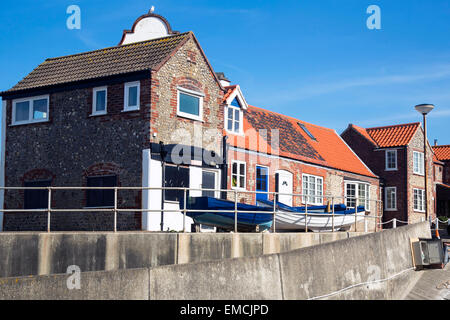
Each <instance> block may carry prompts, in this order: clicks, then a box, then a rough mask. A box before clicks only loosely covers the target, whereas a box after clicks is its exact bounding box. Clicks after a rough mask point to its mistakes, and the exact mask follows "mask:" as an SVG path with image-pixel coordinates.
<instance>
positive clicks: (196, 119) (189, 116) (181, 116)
mask: <svg viewBox="0 0 450 320" xmlns="http://www.w3.org/2000/svg"><path fill="white" fill-rule="evenodd" d="M177 116H178V117H180V118H185V119H189V120H193V121H199V122H205V121H204V120H203V119H202V118H201V117H196V116H191V115H189V114H185V113H177Z"/></svg>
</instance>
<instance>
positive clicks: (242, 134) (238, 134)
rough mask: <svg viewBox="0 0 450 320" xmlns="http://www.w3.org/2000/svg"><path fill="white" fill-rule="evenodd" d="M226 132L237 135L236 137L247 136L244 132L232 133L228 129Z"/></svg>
mask: <svg viewBox="0 0 450 320" xmlns="http://www.w3.org/2000/svg"><path fill="white" fill-rule="evenodd" d="M225 132H226V133H228V134H232V135H235V136H241V137H243V136H245V135H244V133H243V132H235V131H230V130H228V129H225Z"/></svg>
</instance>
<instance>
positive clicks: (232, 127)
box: [225, 105, 243, 134]
mask: <svg viewBox="0 0 450 320" xmlns="http://www.w3.org/2000/svg"><path fill="white" fill-rule="evenodd" d="M226 110H227V112H226V115H227V116H226V118H225V129H226V130H227V131H228V132H231V133H236V134H241V133H242V127H243V125H242V124H243V121H242V109H241V108H239V107H235V106H232V105H229V106H228V107H227V108H226Z"/></svg>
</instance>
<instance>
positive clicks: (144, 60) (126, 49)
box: [5, 32, 191, 93]
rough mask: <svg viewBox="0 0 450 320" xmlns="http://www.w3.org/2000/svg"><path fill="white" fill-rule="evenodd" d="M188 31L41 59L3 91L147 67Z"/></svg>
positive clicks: (73, 80)
mask: <svg viewBox="0 0 450 320" xmlns="http://www.w3.org/2000/svg"><path fill="white" fill-rule="evenodd" d="M190 35H191V32H187V33H182V34H178V35H174V36H170V37H164V38H159V39H152V40H148V41H142V42H137V43H132V44H127V45H122V46H116V47H110V48H105V49H101V50H95V51H90V52H85V53H80V54H75V55H69V56H64V57H59V58H51V59H47V60H45V61H44V62H43V63H41V64H40V65H39V66H38V67H37V68H36V69H34V70H33V71H32V72H31V73H30V74H28V75H27V76H26V77H25V78H24V79H23V80H21V81H20V82H19V83H17V84H16V85H15V86H14V87H13V88H11V89H9V90H7V91H5V93H10V92H16V91H20V90H27V89H34V88H39V87H47V86H52V85H57V84H63V83H70V82H76V81H82V80H88V79H95V78H101V77H107V76H112V75H120V74H125V73H131V72H137V71H145V70H150V69H152V68H155V67H157V66H158V65H159V64H160V63H162V62H163V61H164V59H166V58H167V56H168V55H169V54H170V53H171V52H172V51H173V50H174V49H175V48H177V47H178V45H180V44H181V43H182V42H183V40H185V39H187V38H188V37H189V36H190Z"/></svg>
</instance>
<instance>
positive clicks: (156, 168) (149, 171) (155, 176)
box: [142, 149, 162, 231]
mask: <svg viewBox="0 0 450 320" xmlns="http://www.w3.org/2000/svg"><path fill="white" fill-rule="evenodd" d="M161 180H162V166H161V162H160V161H156V160H152V159H151V154H150V149H145V150H143V151H142V187H153V188H158V187H159V188H160V187H161ZM142 209H149V210H161V191H160V190H144V191H143V192H142ZM142 230H146V231H161V212H143V213H142Z"/></svg>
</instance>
